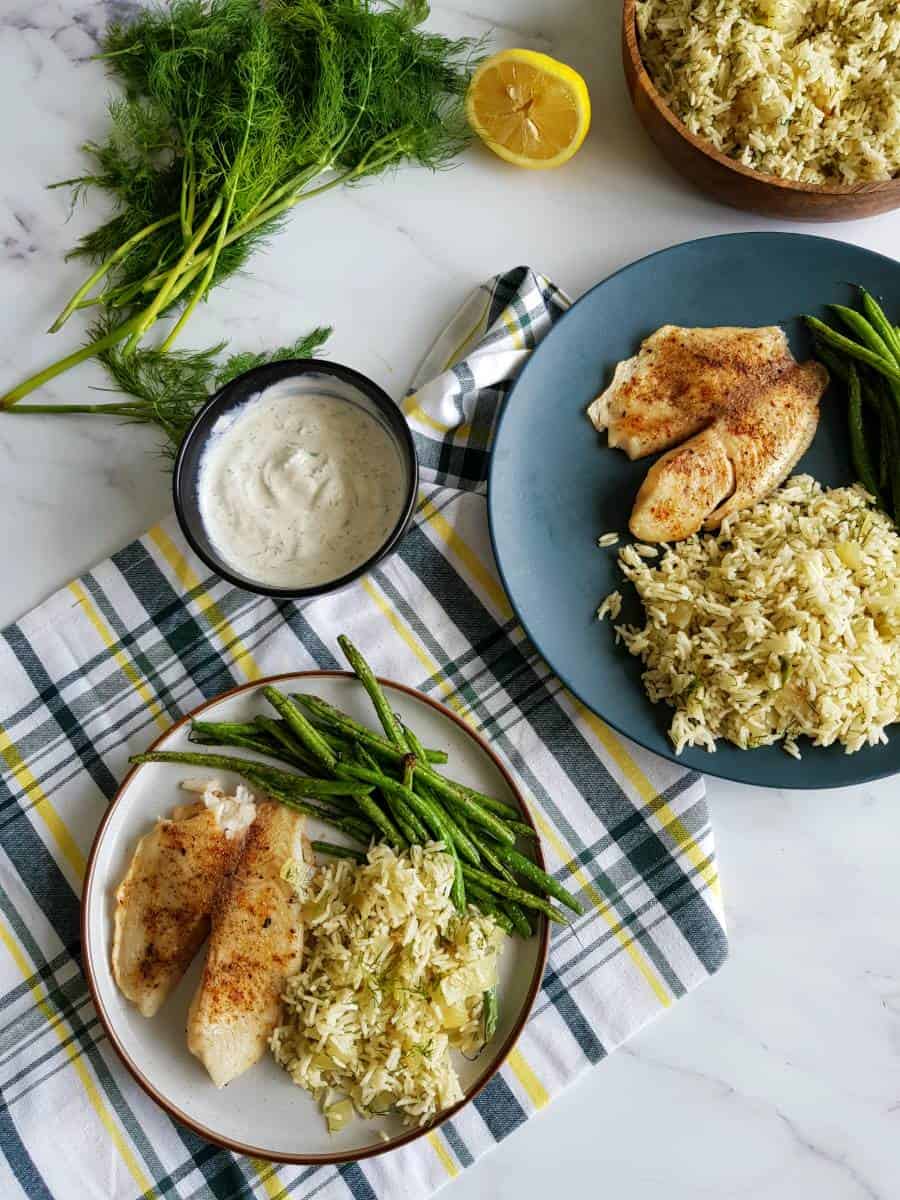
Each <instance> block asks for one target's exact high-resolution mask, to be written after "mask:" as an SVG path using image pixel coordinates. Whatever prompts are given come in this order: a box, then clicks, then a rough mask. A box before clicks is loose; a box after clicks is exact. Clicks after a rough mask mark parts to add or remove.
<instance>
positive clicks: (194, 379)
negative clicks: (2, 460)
mask: <svg viewBox="0 0 900 1200" xmlns="http://www.w3.org/2000/svg"><path fill="white" fill-rule="evenodd" d="M94 332H95V334H96V336H97V337H101V336H102V333H103V327H102V325H101V323H100V322H97V324H96V326H95V329H94ZM330 334H331V329H329V328H324V327H323V328H318V329H314V330H313V331H312V332H311V333H308V334H305V335H304V336H303V337H300V338H298V339H297V341H296V342H294V343H293V344H292V345H290V346H282V347H280V348H279V349H278V350H275V351H273V352H271V353H258V354H253V353H249V352H248V353H242V354H232V355H230V356H229V357H228V358H226V359H225V360H224V361H222V360H221V355H222V353H223V352H224V350H225V343H224V342H219V343H218V344H217V345H215V346H209V347H207V348H206V349H205V350H160V349H155V348H152V347H143V346H141V347H139V348H138V349H137V350H136V351H134V352H133V353H131V354H126V353H124V351H123V350H122V349H121V348H120V347H119V346H111V347H109V348H108V349H106V350H103V351H101V353H100V354H99V355H98V358H99V359H100V361H101V362H102V363H103V365H104V367H105V368H106V370H107V372H108V373H109V375H110V377H111V379H112V381H113V385H114V386H113V387H112V388H111V389H109V390H111V391H118V392H123V393H124V394H125V395H126V396H128V397H130V399H122V400H116V401H111V402H109V403H101V404H19V405H17V406H16V407H15V408H13V409H12V410H11V411H12V412H16V413H23V414H30V413H66V414H69V415H72V414H75V413H92V414H98V415H105V416H112V417H120V418H122V419H123V420H124V421H127V422H131V423H133V424H136V425H156V426H158V428H160V429H161V430H162V431H163V433H164V434H165V438H166V440H165V442H164V443H163V453H164V454H165V455H166V457H168V458H174V456H175V452H176V451H177V449H178V447H179V446H180V444H181V440H182V438H183V437H184V435H185V433H186V432H187V430H188V427H189V426H190V424H191V422H192V421H193V419H194V417H195V416H196V415H197V413H198V412H199V411H200V409H201V408H202V407H203V405H204V404H205V403H206V402H207V400H208V399H209V397H210V395H211V394H212V393H213V392H215V391H218V389H219V388H221V387H224V386H225V384H226V383H229V382H230V381H231V380H232V379H234V378H236V377H237V376H238V375H242V374H243V373H244V372H245V371H249V370H251V369H252V368H253V367H260V366H263V365H264V364H266V363H270V362H282V361H284V360H285V359H287V358H312V357H313V356H314V355H315V354H316V353H317V352H318V351H319V350H320V349H321V347H322V346H323V344H324V343H325V342H326V341H327V340H328V338H329V336H330ZM104 390H106V389H104Z"/></svg>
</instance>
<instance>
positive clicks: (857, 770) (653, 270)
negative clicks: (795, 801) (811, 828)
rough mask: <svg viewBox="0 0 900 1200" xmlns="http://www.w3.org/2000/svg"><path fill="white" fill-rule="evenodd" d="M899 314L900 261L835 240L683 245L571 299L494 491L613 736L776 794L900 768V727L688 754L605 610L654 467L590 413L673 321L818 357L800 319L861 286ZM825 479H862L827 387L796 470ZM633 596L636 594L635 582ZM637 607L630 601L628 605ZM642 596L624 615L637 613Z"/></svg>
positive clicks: (504, 571) (562, 660)
mask: <svg viewBox="0 0 900 1200" xmlns="http://www.w3.org/2000/svg"><path fill="white" fill-rule="evenodd" d="M856 283H860V284H863V285H864V286H865V287H866V288H868V290H869V291H870V292H873V293H874V294H875V295H877V296H880V297H881V298H882V299H883V301H884V303H885V306H886V307H887V309H888V312H889V313H893V314H894V315H895V316H896V314H897V313H900V264H898V263H896V262H894V261H893V260H891V259H888V258H884V257H882V256H881V255H878V254H873V253H871V252H870V251H868V250H861V249H859V248H858V247H856V246H848V245H846V244H844V243H843V242H836V241H833V240H831V239H829V238H821V237H805V236H802V235H799V234H787V233H747V234H734V235H731V236H726V237H713V238H705V239H703V240H701V241H696V242H686V243H685V244H684V245H681V246H672V247H671V248H670V249H668V250H662V251H660V252H659V253H658V254H652V255H651V256H650V257H649V258H644V259H641V261H640V262H636V263H632V265H631V266H630V267H625V268H624V269H623V270H621V271H619V272H617V273H616V274H615V275H612V276H610V278H609V279H606V280H604V282H603V283H600V284H598V285H597V286H596V287H595V288H593V289H592V290H591V291H590V292H588V293H587V294H586V295H585V296H583V297H582V298H581V300H579V301H578V303H577V304H575V305H573V307H572V308H571V310H570V311H569V312H568V313H566V315H565V316H564V317H563V318H562V319H561V320H560V321H559V322H558V324H557V325H556V326H555V327H554V329H553V330H552V331H551V333H550V334H549V335H548V336H547V337H546V338H545V339H544V341H543V342H542V343H541V345H540V346H539V347H538V349H537V350H536V351H535V352H534V354H533V355H532V357H531V358H530V360H529V361H528V364H527V365H526V367H525V369H524V370H523V371H522V374H521V375H520V377H519V379H518V382H517V383H516V385H515V387H514V389H513V391H512V393H511V394H510V397H509V399H508V401H507V403H506V407H505V409H504V411H503V413H502V415H501V418H500V423H499V426H498V429H497V432H496V436H495V441H494V451H493V457H492V462H491V475H490V483H489V489H488V502H489V513H490V522H491V536H492V538H493V542H494V552H495V554H496V557H497V562H498V564H499V567H500V573H501V575H502V578H503V582H504V584H505V586H506V590H507V592H508V593H509V596H510V599H511V600H512V603H513V605H514V607H515V609H516V612H517V613H518V616H519V619H520V620H521V622H522V624H523V626H524V627H525V629H526V631H527V632H528V634H529V636H530V637H531V639H532V641H533V642H534V644H535V645H536V646H537V648H538V649H539V651H540V652H541V654H542V655H543V656H544V658H545V659H546V660H547V662H548V663H549V664H550V665H551V666H552V668H553V669H554V671H556V673H557V674H558V675H559V677H560V678H561V679H562V680H563V682H564V683H565V684H566V685H567V686H568V687H569V688H570V689H571V690H572V691H573V692H574V693H575V694H576V695H577V696H578V697H579V698H580V699H581V700H583V701H584V703H585V704H586V705H588V707H589V708H591V709H593V710H594V712H596V713H598V714H599V715H600V716H601V717H603V718H604V719H605V720H606V721H608V722H609V724H610V725H612V726H613V727H614V728H615V729H618V730H619V731H620V732H621V733H624V734H626V735H627V736H628V737H630V738H632V739H633V740H634V741H636V742H639V743H640V744H641V745H642V746H646V747H647V748H648V749H649V750H654V751H656V753H657V754H661V755H663V757H665V758H670V759H673V761H678V762H682V763H684V764H685V765H686V766H690V767H694V768H696V769H697V770H699V771H705V772H706V773H707V774H710V775H720V776H722V777H724V778H726V779H735V780H738V781H740V782H742V783H750V784H757V785H762V786H764V787H789V788H828V787H843V786H847V785H849V784H857V783H864V782H866V781H868V780H871V779H879V778H882V777H883V776H886V775H893V774H895V773H896V772H898V771H900V732H898V733H895V734H894V736H893V737H892V738H891V740H890V744H889V745H887V746H878V747H872V748H867V749H865V750H861V751H859V753H857V754H850V755H848V754H844V753H843V751H842V749H841V748H840V747H839V746H831V747H829V748H827V749H823V748H820V747H814V746H812V745H810V744H809V743H805V744H804V743H801V750H802V752H803V760H802V762H797V761H796V760H795V759H793V758H790V757H789V756H788V755H787V754H785V752H784V751H783V750H782V749H780V748H779V747H777V746H767V747H762V748H760V749H757V750H739V749H737V747H735V746H732V745H730V744H729V743H727V742H724V741H723V742H720V743H719V749H718V750H717V751H716V753H715V754H709V753H707V752H706V751H704V750H696V749H689V750H685V751H684V753H683V754H681V755H680V757H679V758H677V759H676V758H675V755H674V751H673V749H672V745H671V743H670V742H669V740H668V737H667V736H666V730H667V728H668V725H669V723H670V720H671V715H672V711H671V709H670V708H669V707H668V706H666V705H663V704H658V705H654V704H651V702H650V701H649V700H648V698H647V696H646V695H645V693H644V689H643V687H642V685H641V663H640V660H639V659H636V658H632V657H631V655H629V654H628V652H627V651H626V650H625V649H623V648H622V647H621V646H616V645H615V643H614V639H613V636H612V629H611V626H610V623H609V621H604V622H598V621H596V620H595V619H594V613H595V611H596V608H597V604H598V603H599V601H600V600H602V599H603V597H604V596H606V595H607V593H609V592H610V591H612V590H613V588H614V587H617V586H619V585H620V582H621V577H620V575H619V572H618V568H617V566H616V556H615V552H614V551H613V552H610V551H609V550H605V551H604V550H599V549H597V546H596V539H597V537H598V536H599V535H600V534H601V533H606V532H607V531H608V530H618V531H619V532H620V533H621V534H623V535H626V536H627V527H628V517H629V514H630V512H631V506H632V502H633V500H634V496H635V493H636V492H637V489H638V487H639V485H640V483H641V480H642V479H643V478H644V475H645V474H646V472H647V469H648V467H649V465H650V462H651V461H652V460H650V459H643V460H641V461H639V462H629V461H628V459H627V458H626V457H625V455H624V454H623V453H622V452H621V451H619V450H610V449H609V448H608V447H607V446H606V445H605V436H602V437H601V436H599V435H598V434H597V433H595V431H594V430H593V428H592V427H591V425H590V424H589V423H588V420H587V418H586V417H585V413H584V410H585V407H586V406H587V404H588V403H589V402H590V401H591V400H592V399H593V398H594V396H596V395H597V394H598V392H599V391H600V390H601V389H602V388H603V387H604V386H605V384H606V383H607V382H608V380H609V377H610V372H611V371H612V369H613V367H614V366H615V364H616V363H617V362H618V361H619V360H620V359H622V358H628V357H629V356H630V355H632V354H634V353H635V352H636V350H637V348H638V345H639V343H640V342H641V340H642V339H643V338H645V337H646V336H647V335H648V334H650V333H652V332H653V330H655V329H657V328H658V327H659V326H660V325H665V324H673V325H689V326H690V325H781V326H783V328H784V329H785V330H786V331H787V333H788V336H789V338H790V342H791V347H792V349H793V351H794V353H795V355H797V357H798V358H806V357H808V355H809V352H810V343H809V339H808V338H807V336H806V332H805V330H804V328H803V326H802V324H801V322H800V321H799V320H798V319H797V317H798V314H800V313H814V314H817V315H819V316H824V315H825V312H824V305H825V304H827V303H829V302H835V301H837V302H840V303H844V304H853V303H854V302H855V293H854V290H853V287H852V286H851V285H852V284H856ZM797 470H798V471H806V472H809V473H810V474H812V475H814V476H815V477H816V478H817V479H818V480H820V482H822V483H823V484H827V485H831V486H835V485H840V484H846V483H850V482H851V474H850V466H849V462H848V458H847V451H846V428H845V408H844V403H843V401H842V399H841V398H840V396H838V395H835V394H833V393H832V391H829V392H828V393H826V395H825V397H824V399H823V402H822V417H821V420H820V422H819V428H818V431H817V433H816V437H815V441H814V442H813V444H812V446H811V447H810V449H809V450H808V451H807V453H806V454H805V455H804V457H803V458H802V460H801V461H800V464H799V466H798V467H797ZM622 590H623V595H627V594H628V592H629V591H630V589H628V588H623V589H622ZM629 605H630V607H629ZM640 613H641V609H640V605H639V603H638V601H637V599H636V598H635V597H634V596H633V594H632V595H631V596H629V597H628V599H627V601H626V605H625V606H624V607H623V613H622V616H623V619H624V620H627V621H631V622H638V621H639V620H640Z"/></svg>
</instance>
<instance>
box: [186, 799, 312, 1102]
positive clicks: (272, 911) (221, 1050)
mask: <svg viewBox="0 0 900 1200" xmlns="http://www.w3.org/2000/svg"><path fill="white" fill-rule="evenodd" d="M303 828H304V817H303V816H302V815H301V814H300V813H296V812H293V811H292V810H291V809H289V808H286V807H285V806H284V805H281V804H274V803H272V802H271V801H264V802H262V803H261V804H259V805H257V811H256V820H255V821H254V822H253V824H252V825H251V826H250V829H249V831H248V833H247V837H246V840H245V842H244V847H243V850H242V853H241V857H240V859H239V861H238V864H237V867H236V868H235V871H234V873H233V874H232V875H231V876H230V877H229V878H228V880H227V881H226V883H225V886H224V887H223V888H222V891H221V893H220V894H219V897H218V898H217V900H216V905H215V911H214V913H213V924H212V934H211V936H210V942H209V952H208V954H207V957H206V966H205V967H204V970H203V978H202V980H201V981H200V986H199V988H198V989H197V993H196V995H195V996H194V999H193V1001H192V1003H191V1008H190V1012H189V1013H188V1026H187V1042H188V1049H189V1050H190V1051H191V1053H192V1054H195V1055H196V1056H197V1057H198V1058H199V1059H200V1061H201V1062H202V1063H203V1065H204V1066H205V1067H206V1069H207V1071H208V1072H209V1074H210V1076H211V1078H212V1081H213V1083H214V1084H215V1085H216V1087H224V1085H225V1084H226V1083H229V1082H230V1081H231V1080H232V1079H235V1078H237V1076H238V1075H241V1074H243V1072H244V1071H246V1070H247V1068H248V1067H252V1066H253V1064H254V1063H255V1062H257V1061H258V1060H259V1059H260V1058H261V1057H262V1055H263V1054H264V1053H265V1049H266V1046H267V1044H268V1041H269V1037H270V1035H271V1033H272V1030H273V1029H274V1028H275V1026H276V1025H277V1023H278V1020H279V1017H280V1013H281V993H282V990H283V988H284V983H285V980H286V979H287V977H288V976H289V975H292V974H293V973H294V972H296V971H297V970H298V969H299V966H300V959H301V956H302V953H303V925H302V922H301V919H300V902H299V899H298V897H297V895H296V893H295V891H294V889H293V888H292V887H291V886H290V884H288V883H287V882H286V881H285V880H283V879H282V878H281V869H282V867H283V866H284V863H285V860H286V859H289V858H290V859H301V858H307V859H309V858H310V857H311V855H310V852H309V850H308V844H307V843H306V839H305V837H304V834H303Z"/></svg>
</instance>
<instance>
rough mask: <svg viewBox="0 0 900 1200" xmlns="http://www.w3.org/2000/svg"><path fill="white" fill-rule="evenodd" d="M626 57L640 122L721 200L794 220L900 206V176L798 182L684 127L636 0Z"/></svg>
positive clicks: (629, 5) (678, 165)
mask: <svg viewBox="0 0 900 1200" xmlns="http://www.w3.org/2000/svg"><path fill="white" fill-rule="evenodd" d="M622 61H623V63H624V66H625V80H626V82H627V84H628V91H629V94H630V95H631V102H632V104H633V105H634V107H635V111H636V112H637V115H638V118H639V120H640V122H641V124H642V125H643V126H644V129H646V131H647V133H649V135H650V137H651V138H652V139H653V141H654V142H655V143H656V145H657V147H658V148H659V149H660V150H661V151H662V154H663V156H664V157H665V158H666V159H667V160H668V161H669V163H670V165H671V166H673V167H674V168H675V170H676V171H678V172H680V174H682V175H683V176H684V177H685V178H686V179H688V180H689V181H690V182H691V183H693V184H694V185H695V186H696V187H698V188H700V189H701V191H704V192H707V193H708V194H709V195H710V196H713V197H714V198H715V199H716V200H720V201H721V202H722V203H723V204H730V205H732V207H734V208H743V209H748V210H749V211H750V212H757V213H762V214H763V215H764V216H767V217H789V218H790V219H791V220H794V221H851V220H854V219H856V218H858V217H874V216H875V215H876V214H877V213H883V212H890V211H891V210H892V209H896V208H900V178H894V179H886V180H882V181H879V182H877V183H855V184H846V185H843V186H840V185H820V184H814V183H795V182H793V181H792V180H786V179H779V178H778V176H777V175H763V174H762V173H761V172H759V171H752V170H751V169H750V168H749V167H745V166H743V165H742V164H741V163H739V162H736V161H735V160H734V159H732V158H728V156H727V155H725V154H722V153H720V152H719V151H718V150H716V149H715V148H714V147H713V146H711V145H710V144H709V142H706V141H704V140H703V139H702V138H698V137H697V136H696V135H695V134H693V133H691V132H690V130H689V129H687V128H686V126H684V125H683V124H682V123H681V121H679V119H678V118H677V117H676V116H675V114H674V113H673V112H672V111H671V109H670V108H669V107H668V106H667V105H666V103H665V101H664V100H663V99H662V97H661V96H660V94H659V92H658V91H657V90H656V87H655V86H654V84H653V81H652V80H651V78H650V76H649V75H648V74H647V71H646V69H645V67H644V64H643V61H642V60H641V53H640V50H639V48H638V33H637V22H636V16H635V0H624V6H623V13H622Z"/></svg>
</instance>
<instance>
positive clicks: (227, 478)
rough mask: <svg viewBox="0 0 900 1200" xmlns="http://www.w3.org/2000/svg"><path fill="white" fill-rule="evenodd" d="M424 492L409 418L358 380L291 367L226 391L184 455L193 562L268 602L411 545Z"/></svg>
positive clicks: (185, 526)
mask: <svg viewBox="0 0 900 1200" xmlns="http://www.w3.org/2000/svg"><path fill="white" fill-rule="evenodd" d="M417 489H418V463H417V460H416V452H415V446H414V445H413V439H412V434H411V433H410V430H409V426H408V425H407V423H406V420H405V418H404V416H403V414H402V412H401V411H400V409H399V408H398V407H397V405H396V404H394V402H393V401H392V400H391V398H390V397H389V396H388V395H387V393H385V392H383V391H382V390H381V388H379V387H378V386H377V384H375V383H373V382H372V380H370V379H367V378H366V376H364V375H361V374H359V372H357V371H354V370H351V368H349V367H344V366H341V365H340V364H338V363H327V362H320V361H319V360H317V359H288V360H286V361H284V362H278V363H270V364H268V365H266V366H263V367H257V368H255V369H254V370H252V371H248V372H247V373H246V374H245V375H241V376H239V377H238V378H236V379H234V380H232V381H231V382H230V383H228V384H226V386H225V387H224V388H222V389H221V391H219V392H217V393H216V394H215V395H214V396H213V397H212V399H211V400H210V401H209V403H208V404H207V405H206V406H205V408H204V409H203V410H202V411H201V412H200V414H199V415H198V416H197V418H196V420H195V421H194V424H193V425H192V426H191V428H190V429H189V430H188V432H187V434H186V435H185V438H184V440H183V442H182V444H181V447H180V449H179V452H178V457H177V460H176V463H175V472H174V480H173V490H174V500H175V511H176V514H177V516H178V520H179V522H180V524H181V528H182V531H183V532H184V535H185V537H186V538H187V540H188V542H189V543H190V545H191V548H192V549H193V550H194V552H195V553H196V554H197V555H199V557H200V558H201V559H202V560H203V561H204V562H205V563H206V564H207V566H209V567H210V568H211V569H212V570H213V571H215V572H216V573H217V574H218V575H221V576H222V577H223V578H224V579H227V580H228V581H229V582H231V583H233V584H235V585H236V586H237V587H240V588H244V589H245V590H246V591H251V592H257V593H259V594H261V595H267V596H279V597H298V598H299V597H304V596H316V595H321V594H323V593H325V592H330V591H335V590H337V589H338V588H341V587H344V586H345V585H346V584H348V583H351V582H352V581H353V580H354V579H357V578H359V576H360V575H363V574H365V572H366V571H368V570H370V569H371V568H372V567H373V566H374V565H375V564H376V563H377V562H378V561H379V560H380V559H382V558H383V557H384V556H385V555H386V554H388V553H389V552H390V551H391V550H392V549H393V548H394V547H395V546H396V544H397V542H398V541H399V540H400V538H401V537H402V536H403V533H404V532H405V530H406V527H407V525H408V524H409V520H410V518H411V516H412V511H413V507H414V504H415V499H416V493H417Z"/></svg>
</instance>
